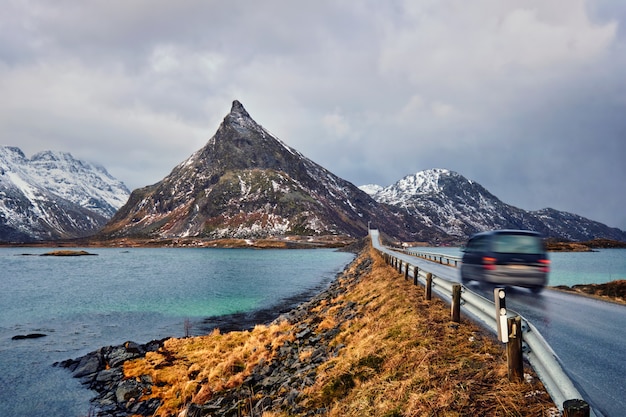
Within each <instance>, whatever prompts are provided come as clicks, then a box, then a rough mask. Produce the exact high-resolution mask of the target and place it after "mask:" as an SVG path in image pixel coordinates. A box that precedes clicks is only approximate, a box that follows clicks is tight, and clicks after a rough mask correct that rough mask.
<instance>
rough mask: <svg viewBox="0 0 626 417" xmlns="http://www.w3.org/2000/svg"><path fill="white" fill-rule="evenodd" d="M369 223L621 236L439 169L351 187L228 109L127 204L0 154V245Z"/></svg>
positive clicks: (122, 196) (294, 231) (435, 232)
mask: <svg viewBox="0 0 626 417" xmlns="http://www.w3.org/2000/svg"><path fill="white" fill-rule="evenodd" d="M109 219H110V220H109ZM107 220H109V221H108V222H107ZM105 223H106V224H105ZM368 225H371V226H372V227H375V228H378V229H380V230H381V232H383V233H384V234H386V235H388V236H390V237H392V238H395V239H399V240H402V241H411V242H428V243H431V244H437V243H451V244H455V243H456V244H458V243H462V242H463V241H465V240H466V239H467V237H468V236H469V235H471V234H473V233H475V232H478V231H482V230H489V229H497V228H512V229H518V228H521V229H531V230H536V231H539V232H541V233H543V234H544V235H545V236H547V237H555V238H558V239H567V240H590V239H594V238H607V239H615V240H621V241H626V232H624V231H621V230H619V229H616V228H610V227H608V226H606V225H603V224H601V223H598V222H594V221H592V220H588V219H585V218H583V217H581V216H577V215H574V214H570V213H565V212H560V211H556V210H552V209H544V210H539V211H532V212H531V211H525V210H521V209H518V208H515V207H513V206H510V205H508V204H505V203H503V202H502V201H500V200H499V199H498V198H497V197H495V196H494V195H492V194H491V193H489V192H488V191H487V190H486V189H485V188H483V187H482V186H481V185H480V184H478V183H476V182H473V181H471V180H468V179H466V178H464V177H463V176H461V175H459V174H457V173H455V172H452V171H448V170H444V169H433V170H427V171H422V172H418V173H417V174H414V175H409V176H407V177H405V178H403V179H401V180H400V181H398V182H397V183H396V184H393V185H391V186H389V187H385V188H384V187H381V186H377V185H368V186H362V187H356V186H355V185H353V184H351V183H350V182H348V181H346V180H343V179H341V178H339V177H338V176H336V175H334V174H333V173H331V172H330V171H328V170H327V169H325V168H323V167H321V166H320V165H318V164H316V163H315V162H313V161H311V160H310V159H308V158H306V157H305V156H304V155H302V154H301V153H299V152H298V151H296V150H295V149H293V148H291V147H289V146H287V145H286V144H285V143H283V142H282V141H280V140H279V139H278V138H276V137H275V136H273V135H272V134H271V133H270V132H269V131H267V130H266V129H265V128H263V127H262V126H261V125H259V124H258V123H257V122H255V121H254V120H253V119H252V118H251V117H250V115H249V114H248V112H247V111H246V110H245V108H244V107H243V105H242V104H241V103H240V102H238V101H234V102H233V105H232V108H231V111H230V112H229V113H228V114H227V115H226V117H224V120H223V122H222V123H221V125H220V126H219V128H218V129H217V132H216V133H215V135H214V136H213V137H212V138H211V139H209V141H208V142H207V144H206V145H205V146H204V147H203V148H202V149H199V150H198V151H197V152H195V153H194V154H192V155H191V156H190V157H189V158H188V159H186V160H185V161H183V162H181V163H180V164H179V165H178V166H176V167H174V169H173V170H172V171H171V172H170V174H169V175H168V176H166V177H165V178H164V179H163V180H161V181H159V182H158V183H156V184H154V185H150V186H146V187H143V188H139V189H136V190H134V191H133V192H132V193H131V194H130V196H129V192H128V190H127V189H126V187H125V186H124V185H123V184H122V183H121V182H119V181H117V180H115V179H114V178H112V177H111V176H110V175H109V174H108V173H107V172H106V170H104V169H103V168H101V167H97V166H94V165H91V164H87V163H84V162H80V161H77V160H75V159H73V158H72V157H71V155H69V154H66V153H53V152H49V151H47V152H42V153H40V154H37V155H35V156H33V157H32V158H31V159H30V160H29V159H27V158H26V157H25V156H24V154H23V153H22V152H21V151H20V150H19V149H17V148H14V147H4V148H0V241H20V240H46V239H60V238H72V237H84V236H90V235H93V237H94V239H122V238H136V239H156V240H159V239H170V238H186V237H197V238H205V239H219V238H270V237H281V236H286V235H298V236H308V235H313V236H325V235H345V236H352V237H361V236H365V235H366V233H367V228H368ZM96 232H97V233H96ZM94 234H95V235H94Z"/></svg>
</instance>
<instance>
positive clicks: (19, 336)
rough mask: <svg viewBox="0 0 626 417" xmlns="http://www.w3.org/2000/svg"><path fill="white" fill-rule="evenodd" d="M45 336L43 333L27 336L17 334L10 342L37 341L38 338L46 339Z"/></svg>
mask: <svg viewBox="0 0 626 417" xmlns="http://www.w3.org/2000/svg"><path fill="white" fill-rule="evenodd" d="M46 336H47V335H46V334H43V333H29V334H18V335H15V336H13V337H12V338H11V340H23V339H39V338H40V337H46Z"/></svg>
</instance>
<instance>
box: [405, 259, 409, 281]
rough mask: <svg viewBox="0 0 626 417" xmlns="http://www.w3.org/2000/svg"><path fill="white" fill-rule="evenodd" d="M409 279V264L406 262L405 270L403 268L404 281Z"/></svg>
mask: <svg viewBox="0 0 626 417" xmlns="http://www.w3.org/2000/svg"><path fill="white" fill-rule="evenodd" d="M408 279H409V264H408V262H407V264H406V268H404V280H405V281H406V280H408Z"/></svg>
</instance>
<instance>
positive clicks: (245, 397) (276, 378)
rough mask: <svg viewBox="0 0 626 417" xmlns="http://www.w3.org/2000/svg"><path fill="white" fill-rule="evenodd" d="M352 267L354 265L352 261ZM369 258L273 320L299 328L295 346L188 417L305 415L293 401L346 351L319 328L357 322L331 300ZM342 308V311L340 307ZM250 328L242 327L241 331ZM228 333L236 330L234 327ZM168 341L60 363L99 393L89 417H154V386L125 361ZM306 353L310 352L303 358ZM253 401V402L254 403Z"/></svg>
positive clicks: (348, 308)
mask: <svg viewBox="0 0 626 417" xmlns="http://www.w3.org/2000/svg"><path fill="white" fill-rule="evenodd" d="M353 263H354V262H353ZM371 263H372V261H371V259H369V258H365V259H361V260H360V261H359V263H358V265H356V267H354V265H353V264H350V265H349V266H352V272H350V273H348V272H347V271H348V267H346V269H345V270H344V272H342V273H340V274H339V275H338V277H339V276H340V277H341V278H342V279H341V280H339V279H335V280H334V281H333V282H332V283H331V284H330V285H329V287H328V288H327V289H326V290H324V291H322V292H321V293H319V294H318V295H316V296H314V297H313V298H312V299H310V300H309V301H307V302H304V303H302V304H300V305H299V306H297V307H296V308H294V309H292V310H291V311H289V312H287V313H284V314H282V315H280V316H279V317H278V318H275V320H274V321H275V322H283V321H287V322H288V323H289V324H291V325H293V326H294V328H295V329H296V334H295V338H294V340H293V341H290V342H285V343H284V344H283V346H282V347H280V349H279V350H278V354H277V357H275V358H274V359H273V360H272V361H271V362H269V363H266V362H264V361H261V362H260V363H259V364H257V365H256V366H255V368H254V370H253V372H252V373H251V374H250V375H249V376H248V377H247V378H246V380H245V382H244V384H242V385H241V386H239V387H236V388H233V389H230V390H227V391H224V392H220V393H216V395H215V396H213V397H212V398H211V400H210V401H208V402H206V403H204V404H202V405H198V404H190V405H189V406H188V407H187V409H186V410H185V412H184V413H185V415H186V416H187V417H199V416H212V415H219V416H238V415H241V410H242V409H248V410H249V409H250V408H252V410H253V413H254V415H261V414H262V412H263V410H266V409H282V410H284V411H286V412H288V413H289V414H301V413H302V412H303V410H302V409H301V408H300V407H299V406H298V403H297V402H296V401H295V400H296V398H297V397H298V396H299V395H300V392H301V391H302V390H303V389H304V388H306V387H308V386H311V385H312V384H313V383H314V381H315V374H316V368H317V367H318V366H319V365H320V364H321V363H323V362H325V361H327V360H328V359H329V358H331V357H333V356H336V355H337V352H338V351H339V350H340V349H341V348H342V347H343V346H341V345H340V346H335V347H334V348H331V347H330V346H329V342H330V341H331V340H332V339H333V338H334V337H335V336H336V335H337V334H338V333H339V331H340V330H339V326H340V324H337V326H335V327H333V328H329V329H326V330H325V331H323V332H321V333H320V332H319V330H318V331H317V332H316V331H314V329H315V328H316V325H317V324H318V323H319V322H320V321H321V320H323V317H324V315H325V314H326V313H327V311H328V309H329V308H331V307H333V308H335V309H336V310H335V311H334V313H333V314H335V315H337V316H338V317H340V320H338V322H337V323H342V322H344V321H345V320H350V319H351V318H354V317H355V315H356V314H358V313H357V309H355V306H354V305H352V303H346V304H345V305H341V306H332V300H333V299H335V298H336V297H337V296H338V295H339V294H341V293H342V292H345V291H347V290H348V288H349V287H350V286H351V285H352V284H354V283H356V282H358V280H359V278H360V276H362V275H363V274H364V273H365V272H366V271H367V270H368V269H370V268H371ZM337 307H338V308H337ZM246 326H248V323H242V327H246ZM230 330H238V329H236V328H235V326H232V327H231V328H230ZM164 341H165V339H163V340H158V341H152V342H149V343H146V344H138V343H134V342H126V343H123V344H122V345H118V346H107V347H103V348H100V349H98V350H96V351H94V352H91V353H88V354H87V355H85V356H82V357H80V358H77V359H69V360H66V361H63V362H59V363H56V364H55V366H59V367H63V368H67V369H68V370H69V371H70V372H71V373H72V375H73V376H74V377H75V378H79V379H80V380H81V382H82V383H83V384H84V385H85V386H87V387H89V388H90V389H91V390H93V391H95V392H96V397H95V398H94V399H93V400H92V406H93V410H92V412H90V416H102V417H127V416H131V415H143V416H151V415H153V414H154V412H155V411H156V409H157V408H158V407H159V405H160V402H159V400H158V399H155V398H150V399H147V400H142V398H144V396H147V395H149V394H150V393H151V391H152V386H153V381H152V380H151V378H150V377H149V376H147V375H144V376H142V377H140V378H137V379H126V378H125V376H124V372H123V365H124V362H126V361H128V360H132V359H137V358H140V357H143V356H145V355H146V353H147V352H155V351H158V350H159V349H161V348H163V343H164ZM303 349H308V350H310V351H312V354H311V355H307V356H306V357H302V356H301V355H300V353H301V352H302V350H303ZM253 397H254V398H255V400H254V401H253V400H252V398H253ZM324 411H325V410H307V412H306V415H314V414H318V413H320V412H321V413H323V412H324Z"/></svg>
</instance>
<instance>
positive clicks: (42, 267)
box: [0, 248, 354, 417]
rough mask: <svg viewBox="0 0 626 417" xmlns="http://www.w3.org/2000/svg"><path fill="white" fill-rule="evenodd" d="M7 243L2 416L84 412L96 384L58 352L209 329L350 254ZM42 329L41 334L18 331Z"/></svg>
mask: <svg viewBox="0 0 626 417" xmlns="http://www.w3.org/2000/svg"><path fill="white" fill-rule="evenodd" d="M49 250H50V249H39V248H1V249H0V285H1V288H2V291H0V387H2V389H0V416H10V415H11V416H13V415H14V416H39V415H46V416H68V417H72V416H81V415H87V414H88V411H89V403H88V400H89V398H90V397H91V396H92V393H91V392H90V391H88V390H85V389H83V388H82V387H80V385H79V383H78V381H76V380H73V379H72V378H71V377H70V374H69V372H67V371H66V370H63V369H58V368H54V367H52V366H51V365H52V364H53V363H54V362H57V361H62V360H65V359H69V358H75V357H78V356H81V355H83V354H85V353H87V352H90V351H93V350H95V349H97V348H99V347H101V346H106V345H112V344H120V343H123V342H125V341H127V340H133V341H136V342H140V343H145V342H148V341H150V340H154V339H161V338H164V337H169V336H175V337H180V336H184V333H185V325H184V323H185V321H186V320H190V322H191V326H192V328H191V333H192V334H201V333H203V332H206V331H207V328H206V326H207V322H206V320H205V319H206V318H207V317H212V316H222V315H227V314H231V313H238V312H251V311H256V310H260V309H269V310H275V311H279V310H280V309H283V308H285V307H286V306H285V303H286V302H287V301H288V300H292V301H293V300H294V299H297V297H298V296H303V295H306V294H312V293H314V292H317V291H320V290H321V289H323V288H324V287H325V286H326V285H328V283H329V282H330V281H331V280H332V279H333V278H334V277H335V276H336V274H337V273H338V272H340V271H341V270H342V269H343V268H344V266H345V265H347V264H348V263H349V262H350V261H351V260H352V259H353V257H354V255H353V254H349V253H344V252H337V251H335V250H330V249H313V250H254V249H207V248H202V249H200V248H198V249H191V248H184V249H174V248H161V249H109V248H107V249H91V248H90V249H86V250H87V251H88V252H90V253H95V254H97V256H81V257H47V256H46V257H42V256H27V255H25V254H29V255H38V254H41V253H43V252H47V251H49ZM29 333H44V334H46V337H43V338H40V339H26V340H12V339H11V338H12V337H13V336H15V335H24V334H29Z"/></svg>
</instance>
